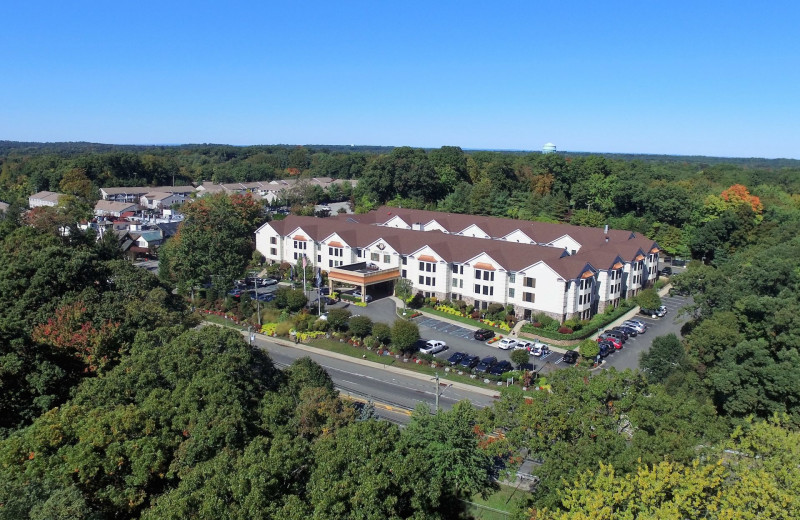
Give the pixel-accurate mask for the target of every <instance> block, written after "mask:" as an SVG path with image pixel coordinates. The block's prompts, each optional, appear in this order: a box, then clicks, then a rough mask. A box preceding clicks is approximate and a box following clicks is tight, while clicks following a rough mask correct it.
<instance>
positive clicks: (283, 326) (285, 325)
mask: <svg viewBox="0 0 800 520" xmlns="http://www.w3.org/2000/svg"><path fill="white" fill-rule="evenodd" d="M290 330H292V324H291V322H288V321H284V322H281V323H278V324H277V325H276V326H275V334H276V335H278V336H282V337H286V336H288V335H289V331H290Z"/></svg>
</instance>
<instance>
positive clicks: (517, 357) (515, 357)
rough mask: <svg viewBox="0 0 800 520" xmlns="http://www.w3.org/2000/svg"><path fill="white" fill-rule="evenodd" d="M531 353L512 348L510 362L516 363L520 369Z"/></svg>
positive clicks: (526, 362)
mask: <svg viewBox="0 0 800 520" xmlns="http://www.w3.org/2000/svg"><path fill="white" fill-rule="evenodd" d="M530 357H531V355H530V354H529V353H528V351H527V350H514V351H513V352H512V353H511V362H512V363H514V364H515V365H517V368H519V369H522V367H523V366H525V365H527V364H528V360H529V359H530Z"/></svg>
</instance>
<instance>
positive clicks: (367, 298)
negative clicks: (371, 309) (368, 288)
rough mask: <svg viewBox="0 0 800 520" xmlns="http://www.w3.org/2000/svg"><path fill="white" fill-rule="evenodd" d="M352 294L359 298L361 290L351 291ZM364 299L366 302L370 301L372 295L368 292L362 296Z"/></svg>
mask: <svg viewBox="0 0 800 520" xmlns="http://www.w3.org/2000/svg"><path fill="white" fill-rule="evenodd" d="M353 296H355V297H356V298H361V291H358V290H356V291H353ZM364 301H365V302H367V303H369V302H371V301H372V296H370V295H369V294H368V295H366V296H364Z"/></svg>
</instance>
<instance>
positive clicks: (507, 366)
mask: <svg viewBox="0 0 800 520" xmlns="http://www.w3.org/2000/svg"><path fill="white" fill-rule="evenodd" d="M512 368H513V367H512V366H511V362H510V361H505V360H503V361H500V362H499V363H496V364H495V365H492V367H491V368H490V369H489V371H488V372H489V373H490V374H492V375H493V376H501V375H503V374H505V373H506V372H508V371H509V370H511V369H512Z"/></svg>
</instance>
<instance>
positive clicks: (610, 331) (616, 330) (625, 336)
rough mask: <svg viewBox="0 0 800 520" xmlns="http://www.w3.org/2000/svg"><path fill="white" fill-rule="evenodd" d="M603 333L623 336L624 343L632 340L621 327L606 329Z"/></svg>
mask: <svg viewBox="0 0 800 520" xmlns="http://www.w3.org/2000/svg"><path fill="white" fill-rule="evenodd" d="M603 332H604V333H606V332H607V333H609V334H611V333H614V332H616V333H617V334H619V335H620V336H622V341H628V339H629V338H630V335H629V334H628V333H627V332H625V331H623V330H620V329H619V327H614V328H612V329H606V330H604V331H603Z"/></svg>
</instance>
